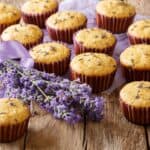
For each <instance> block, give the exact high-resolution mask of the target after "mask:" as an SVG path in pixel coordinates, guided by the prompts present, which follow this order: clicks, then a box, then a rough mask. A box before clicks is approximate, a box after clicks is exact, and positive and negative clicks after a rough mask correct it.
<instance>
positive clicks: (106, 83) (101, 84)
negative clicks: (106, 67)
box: [70, 68, 116, 93]
mask: <svg viewBox="0 0 150 150" xmlns="http://www.w3.org/2000/svg"><path fill="white" fill-rule="evenodd" d="M70 71H71V79H72V80H75V79H78V78H79V79H80V81H81V82H82V83H87V84H89V85H90V86H91V88H92V92H93V93H98V92H101V91H104V90H106V89H108V88H109V87H110V86H111V85H112V83H113V80H114V76H115V72H116V71H114V72H112V73H111V74H108V75H105V76H86V75H84V74H80V73H77V72H75V71H73V70H72V69H71V68H70Z"/></svg>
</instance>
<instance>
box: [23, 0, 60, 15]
mask: <svg viewBox="0 0 150 150" xmlns="http://www.w3.org/2000/svg"><path fill="white" fill-rule="evenodd" d="M57 7H58V3H57V1H56V0H29V1H27V2H26V3H24V4H23V5H22V8H21V10H22V11H23V12H24V13H27V14H41V13H42V14H43V13H45V12H49V11H51V10H54V9H56V8H57Z"/></svg>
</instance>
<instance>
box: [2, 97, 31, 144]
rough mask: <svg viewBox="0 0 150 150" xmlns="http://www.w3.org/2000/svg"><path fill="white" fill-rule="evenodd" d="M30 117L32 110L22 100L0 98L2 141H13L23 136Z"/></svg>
mask: <svg viewBox="0 0 150 150" xmlns="http://www.w3.org/2000/svg"><path fill="white" fill-rule="evenodd" d="M29 118H30V110H29V108H28V106H26V105H25V104H24V103H23V102H22V101H21V100H19V99H15V98H2V99H0V131H1V132H0V142H12V141H15V140H16V139H18V138H20V137H21V136H23V135H24V133H25V132H26V131H27V128H28V121H29Z"/></svg>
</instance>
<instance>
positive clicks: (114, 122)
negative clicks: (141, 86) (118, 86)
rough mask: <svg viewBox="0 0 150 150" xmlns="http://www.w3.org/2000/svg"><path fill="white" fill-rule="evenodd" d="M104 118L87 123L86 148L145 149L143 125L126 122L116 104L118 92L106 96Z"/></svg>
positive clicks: (112, 149)
mask: <svg viewBox="0 0 150 150" xmlns="http://www.w3.org/2000/svg"><path fill="white" fill-rule="evenodd" d="M105 98H106V107H105V119H104V120H103V121H102V122H100V123H91V122H90V123H87V127H86V145H87V146H86V147H87V150H101V149H102V150H146V149H147V146H146V139H145V131H144V127H142V126H137V125H134V124H131V123H130V122H128V121H127V120H126V119H125V118H124V117H123V114H122V113H121V111H120V109H119V104H118V92H115V93H113V94H112V95H110V96H108V95H107V96H106V95H105Z"/></svg>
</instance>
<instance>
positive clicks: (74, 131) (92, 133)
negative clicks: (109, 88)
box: [0, 0, 150, 150]
mask: <svg viewBox="0 0 150 150" xmlns="http://www.w3.org/2000/svg"><path fill="white" fill-rule="evenodd" d="M0 1H4V2H6V1H7V2H11V3H13V4H17V5H18V6H20V4H21V3H22V0H0ZM24 1H25V0H24ZM128 1H130V2H131V3H133V4H134V5H135V6H136V8H137V10H138V12H140V13H142V14H144V15H150V12H149V9H150V0H128ZM118 93H119V90H116V91H114V92H113V93H112V94H110V95H108V94H106V93H104V94H103V95H104V96H105V100H106V105H105V118H104V119H103V120H102V121H101V122H99V123H93V122H84V123H79V124H77V125H74V126H70V125H68V124H66V123H65V122H63V121H58V120H55V119H54V118H53V117H52V116H51V115H49V114H47V113H46V112H44V111H43V110H41V109H40V108H39V107H38V106H37V105H36V104H35V103H32V106H31V109H32V114H33V117H32V118H31V119H30V123H29V129H28V132H27V134H26V135H25V136H24V137H22V138H21V139H19V140H17V141H16V142H13V143H7V144H0V150H149V149H150V127H144V126H138V125H134V124H132V123H130V122H128V121H127V120H126V119H125V118H124V117H123V115H122V113H121V111H120V109H119V104H118Z"/></svg>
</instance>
